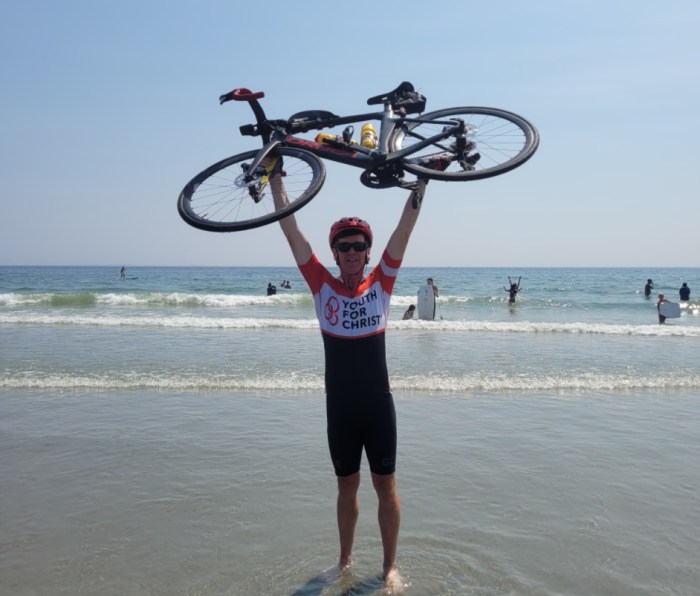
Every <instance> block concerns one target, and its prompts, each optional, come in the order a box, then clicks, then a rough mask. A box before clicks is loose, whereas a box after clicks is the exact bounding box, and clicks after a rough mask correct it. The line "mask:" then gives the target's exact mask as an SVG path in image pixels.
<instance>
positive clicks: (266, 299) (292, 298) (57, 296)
mask: <svg viewBox="0 0 700 596" xmlns="http://www.w3.org/2000/svg"><path fill="white" fill-rule="evenodd" d="M313 303H314V302H313V298H312V297H311V294H291V293H290V294H286V293H285V294H276V295H274V296H251V295H239V294H191V293H186V292H170V293H168V292H145V293H142V294H117V293H108V294H100V293H97V292H76V293H72V294H61V293H58V292H48V293H44V294H14V293H10V294H0V306H150V307H165V306H191V307H213V308H233V307H237V306H252V305H267V306H270V305H273V306H280V305H304V304H306V305H310V306H312V305H313Z"/></svg>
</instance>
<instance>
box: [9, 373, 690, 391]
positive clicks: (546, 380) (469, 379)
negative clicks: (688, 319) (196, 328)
mask: <svg viewBox="0 0 700 596" xmlns="http://www.w3.org/2000/svg"><path fill="white" fill-rule="evenodd" d="M391 387H392V390H393V391H394V392H397V391H398V392H408V393H412V392H420V393H456V394H469V393H500V392H509V391H513V392H535V391H544V392H578V391H583V392H588V391H610V392H618V391H631V390H673V389H680V390H683V389H700V375H698V374H692V373H681V374H661V375H648V376H635V375H634V374H629V375H625V374H619V375H615V374H593V373H590V374H570V373H567V372H566V371H560V372H556V373H550V374H546V375H545V374H542V375H531V376H529V375H528V376H523V375H512V376H508V375H500V374H488V373H472V374H465V375H461V376H454V377H450V376H439V375H415V376H404V377H401V376H398V377H397V376H392V378H391ZM0 389H5V390H7V389H32V390H57V389H58V390H97V391H115V390H132V389H141V390H148V391H170V392H171V391H265V392H285V393H290V392H292V393H297V392H301V393H303V392H323V390H324V383H323V375H321V374H313V373H287V374H273V375H265V376H249V377H245V376H241V377H234V376H224V375H202V374H192V375H181V374H170V373H166V372H162V373H157V374H156V373H142V374H119V373H105V374H94V375H90V374H87V375H79V374H78V375H76V374H70V373H57V374H42V373H35V372H22V373H16V374H11V375H9V376H0Z"/></svg>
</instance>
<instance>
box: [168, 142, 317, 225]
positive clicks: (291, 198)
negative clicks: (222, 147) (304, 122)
mask: <svg viewBox="0 0 700 596" xmlns="http://www.w3.org/2000/svg"><path fill="white" fill-rule="evenodd" d="M257 154H258V150H254V151H248V152H246V153H239V154H238V155H234V156H233V157H229V158H227V159H224V160H222V161H220V162H219V163H216V164H214V165H213V166H210V167H208V168H207V169H206V170H204V171H203V172H202V173H200V174H198V175H197V176H195V177H194V178H193V179H192V180H190V181H189V182H188V183H187V185H186V186H185V188H184V189H183V190H182V192H181V193H180V197H179V198H178V201H177V209H178V211H179V213H180V216H181V217H182V219H184V220H185V221H186V222H187V223H188V224H189V225H191V226H193V227H195V228H199V229H200V230H206V231H207V232H240V231H242V230H250V229H252V228H259V227H260V226H266V225H267V224H271V223H273V222H275V221H279V220H280V219H283V218H285V217H287V216H288V215H291V214H292V213H294V212H295V211H298V210H299V209H301V208H302V207H303V206H304V205H306V204H307V203H308V202H309V201H310V200H311V199H313V198H314V197H315V196H316V194H317V193H318V191H319V190H321V187H322V186H323V182H324V180H325V178H326V168H325V166H324V165H323V162H322V161H321V160H320V159H318V158H317V157H316V156H315V155H313V154H312V153H309V152H307V151H302V150H300V149H286V148H279V149H275V150H274V151H273V152H271V153H270V154H269V155H270V157H274V156H282V157H283V158H284V166H283V171H284V174H283V176H284V177H283V182H284V187H285V191H286V193H287V199H288V205H287V206H286V207H284V208H282V209H279V210H275V205H274V202H273V200H272V192H271V189H270V186H269V183H267V181H266V177H265V174H266V172H265V171H264V170H262V169H260V172H259V173H258V174H257V175H256V176H255V177H254V179H253V180H252V181H251V182H246V181H245V174H246V172H247V170H248V168H247V167H246V166H248V165H250V162H251V161H252V160H253V158H254V157H255V156H256V155H257Z"/></svg>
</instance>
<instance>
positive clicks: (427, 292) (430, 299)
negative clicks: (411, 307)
mask: <svg viewBox="0 0 700 596" xmlns="http://www.w3.org/2000/svg"><path fill="white" fill-rule="evenodd" d="M416 313H417V314H416V316H417V318H419V319H427V320H430V321H432V320H433V319H434V318H435V292H434V291H433V286H421V287H420V288H418V304H416Z"/></svg>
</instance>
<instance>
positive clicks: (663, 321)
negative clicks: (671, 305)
mask: <svg viewBox="0 0 700 596" xmlns="http://www.w3.org/2000/svg"><path fill="white" fill-rule="evenodd" d="M664 302H669V301H668V300H666V298H664V295H663V294H659V301H658V302H657V303H656V310H657V311H659V325H663V324H664V323H665V322H666V317H664V316H663V315H662V314H661V305H662V304H663V303H664Z"/></svg>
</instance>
